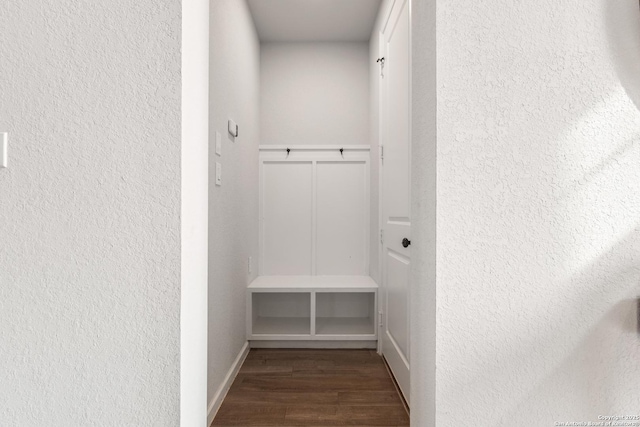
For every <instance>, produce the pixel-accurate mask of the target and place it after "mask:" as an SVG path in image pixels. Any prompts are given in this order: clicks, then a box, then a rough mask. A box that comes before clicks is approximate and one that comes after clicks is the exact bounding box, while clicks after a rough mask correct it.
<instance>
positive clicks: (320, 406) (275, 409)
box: [212, 349, 409, 427]
mask: <svg viewBox="0 0 640 427" xmlns="http://www.w3.org/2000/svg"><path fill="white" fill-rule="evenodd" d="M408 425H409V416H408V414H407V412H406V410H405V409H404V406H403V404H402V401H401V400H400V397H399V396H398V393H397V392H396V389H395V386H394V384H393V381H392V379H391V377H390V376H389V373H388V372H387V369H386V367H385V365H384V362H383V361H382V358H381V357H380V356H379V355H378V354H377V353H376V352H375V351H373V350H280V349H277V350H272V349H253V350H251V351H250V352H249V355H248V356H247V359H246V361H245V362H244V364H243V365H242V368H241V369H240V372H239V373H238V376H237V378H236V380H235V381H234V383H233V385H232V386H231V389H230V390H229V393H228V394H227V397H226V398H225V400H224V402H223V403H222V406H221V408H220V410H219V411H218V414H217V415H216V417H215V419H214V420H213V424H212V426H216V427H222V426H243V427H257V426H296V427H302V426H314V427H320V426H322V427H335V426H360V427H364V426H367V427H373V426H384V427H392V426H393V427H398V426H408Z"/></svg>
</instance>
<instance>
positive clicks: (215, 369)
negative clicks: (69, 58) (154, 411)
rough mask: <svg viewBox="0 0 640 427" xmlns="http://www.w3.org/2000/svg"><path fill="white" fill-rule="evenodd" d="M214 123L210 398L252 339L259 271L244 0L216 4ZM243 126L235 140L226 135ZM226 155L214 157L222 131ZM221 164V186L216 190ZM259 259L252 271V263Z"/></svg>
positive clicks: (251, 68)
mask: <svg viewBox="0 0 640 427" xmlns="http://www.w3.org/2000/svg"><path fill="white" fill-rule="evenodd" d="M210 16H211V21H210V26H211V41H210V52H211V57H210V59H211V62H210V73H211V80H210V92H209V93H210V104H209V105H210V120H209V126H210V127H209V138H210V141H211V143H210V146H211V149H210V150H209V163H210V165H211V166H210V168H209V172H210V177H209V375H208V376H209V384H208V388H209V393H208V394H209V400H211V399H212V398H213V397H214V395H215V393H216V391H217V390H218V388H219V387H220V385H221V384H222V381H223V379H224V376H225V375H226V374H227V372H228V370H229V368H230V367H231V365H232V363H233V361H234V359H235V358H236V356H237V355H238V352H239V351H240V349H241V347H242V346H243V344H244V343H245V342H246V337H245V333H246V331H245V292H246V287H247V285H248V283H249V282H250V281H251V280H253V278H254V277H255V276H256V273H257V270H258V143H259V140H258V128H259V116H258V112H259V83H260V76H259V67H260V44H259V42H258V37H257V35H256V32H255V28H254V26H253V20H252V18H251V15H250V14H249V9H248V7H247V5H246V3H245V1H244V0H242V1H238V0H216V1H214V2H211V15H210ZM229 118H232V119H233V120H234V121H235V122H236V123H237V124H238V125H239V127H240V132H239V135H240V136H239V137H238V138H235V142H234V141H232V140H231V139H230V138H231V137H230V135H229V133H228V132H227V120H228V119H229ZM216 130H218V131H220V133H221V134H222V141H223V143H222V157H219V156H216V154H215V149H214V147H215V142H214V141H215V131H216ZM216 161H219V162H221V163H222V186H221V187H218V186H216V185H215V167H214V164H215V162H216ZM249 256H252V257H253V273H252V274H251V276H249V275H248V273H247V258H248V257H249Z"/></svg>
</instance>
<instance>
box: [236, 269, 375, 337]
mask: <svg viewBox="0 0 640 427" xmlns="http://www.w3.org/2000/svg"><path fill="white" fill-rule="evenodd" d="M377 299H378V285H377V284H376V282H375V281H373V279H371V277H369V276H258V277H257V278H256V279H255V280H254V281H253V282H252V283H251V284H250V285H249V287H248V288H247V339H249V340H251V341H265V340H266V341H269V340H278V341H290V340H294V341H296V340H298V341H302V340H305V341H318V340H319V341H323V340H324V341H341V340H344V341H375V340H376V339H377V322H376V307H377V303H378V301H377Z"/></svg>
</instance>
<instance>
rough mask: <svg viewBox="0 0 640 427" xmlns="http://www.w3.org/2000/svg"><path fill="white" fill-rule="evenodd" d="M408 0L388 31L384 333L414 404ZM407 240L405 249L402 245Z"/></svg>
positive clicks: (386, 349) (397, 7) (400, 0)
mask: <svg viewBox="0 0 640 427" xmlns="http://www.w3.org/2000/svg"><path fill="white" fill-rule="evenodd" d="M409 19H410V16H409V1H408V0H396V2H395V3H394V5H393V8H392V10H391V13H390V16H389V19H388V20H387V23H386V26H385V28H384V30H383V34H382V41H383V55H382V56H384V58H385V61H384V73H383V77H381V94H380V100H381V101H380V102H381V111H380V116H381V124H382V126H381V139H382V145H383V153H384V160H383V162H382V168H381V174H382V195H381V205H382V206H381V208H382V227H383V230H384V242H383V244H382V246H383V247H382V253H383V259H382V262H383V265H382V267H383V293H384V295H383V301H384V304H383V312H384V316H383V333H382V354H383V355H384V357H385V359H386V360H387V362H388V363H389V367H390V368H391V371H392V372H393V374H394V376H395V378H396V381H397V382H398V385H399V386H400V390H401V391H402V393H403V395H404V397H405V399H406V401H407V402H409V350H410V342H409V298H410V295H409V277H410V272H411V245H410V243H409V242H410V240H411V192H410V191H411V175H410V173H411V147H410V107H409V105H410V58H409V49H410V44H409V28H410V25H409ZM403 239H406V240H405V245H406V247H405V245H403Z"/></svg>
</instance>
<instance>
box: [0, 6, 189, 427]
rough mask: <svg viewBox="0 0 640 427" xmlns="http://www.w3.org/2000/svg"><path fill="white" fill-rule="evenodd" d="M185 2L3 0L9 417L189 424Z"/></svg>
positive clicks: (2, 324)
mask: <svg viewBox="0 0 640 427" xmlns="http://www.w3.org/2000/svg"><path fill="white" fill-rule="evenodd" d="M180 6H181V4H180V1H165V2H156V1H148V0H142V1H137V2H129V1H122V0H114V1H110V2H106V3H95V2H86V1H77V0H55V1H53V0H48V1H47V0H38V1H29V2H23V1H13V0H9V1H3V2H1V3H0V28H2V38H1V39H0V58H1V59H2V66H0V95H1V100H0V129H2V130H6V131H9V132H10V134H9V142H10V150H9V154H10V166H11V167H10V168H9V169H2V170H0V342H1V343H2V344H1V345H0V366H1V368H0V402H2V404H0V425H3V426H39V425H49V426H64V427H66V426H81V425H82V426H86V425H101V426H118V427H119V426H151V425H154V426H176V425H177V424H178V418H179V339H180V336H179V309H180V216H179V215H180V211H179V210H180Z"/></svg>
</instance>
